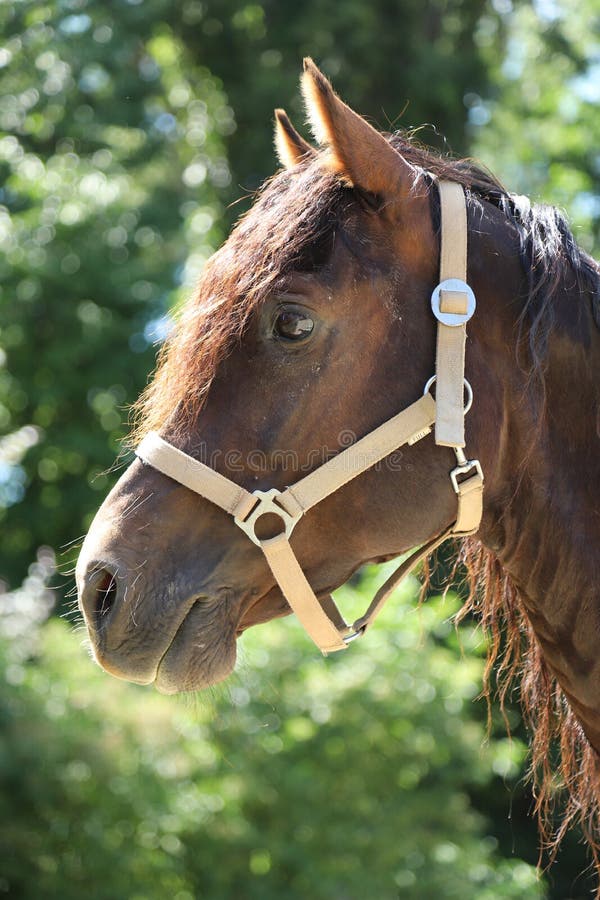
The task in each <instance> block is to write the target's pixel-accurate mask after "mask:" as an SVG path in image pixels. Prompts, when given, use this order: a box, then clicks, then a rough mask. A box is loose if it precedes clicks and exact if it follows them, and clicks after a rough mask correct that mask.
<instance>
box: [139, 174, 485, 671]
mask: <svg viewBox="0 0 600 900" xmlns="http://www.w3.org/2000/svg"><path fill="white" fill-rule="evenodd" d="M438 187H439V191H440V201H441V223H442V228H441V234H442V236H441V251H440V284H438V286H437V287H436V288H435V290H434V292H433V294H432V298H431V306H432V310H433V312H434V315H435V316H436V318H437V320H438V338H437V356H436V374H435V375H434V376H433V377H432V378H431V379H430V380H429V382H428V383H427V385H426V386H425V391H424V394H423V396H422V397H421V398H420V399H419V400H417V401H415V403H412V404H411V405H410V406H408V407H407V408H406V409H404V410H402V412H399V413H398V414H397V415H395V416H394V417H393V418H391V419H388V421H387V422H384V424H383V425H380V426H379V427H378V428H376V429H375V430H374V431H371V432H370V433H369V434H367V435H366V436H365V437H363V438H361V439H360V440H359V441H357V442H356V443H355V444H352V446H351V447H347V448H346V449H345V450H343V451H341V452H340V453H338V454H337V455H336V456H334V457H333V458H332V459H329V460H328V461H327V462H325V463H324V464H323V465H322V466H319V468H317V469H315V470H314V471H312V472H310V473H309V474H308V475H306V476H305V477H304V478H301V479H300V481H297V482H296V483H295V484H293V485H291V486H290V487H287V488H286V489H285V490H284V491H279V490H277V489H276V488H271V490H268V491H260V490H257V491H254V492H253V493H250V492H249V491H247V490H246V489H245V488H243V487H241V486H240V485H239V484H236V483H235V482H233V481H230V479H229V478H226V477H225V476H224V475H221V474H220V473H219V472H216V471H215V470H214V469H211V468H210V467H209V466H206V465H204V463H201V462H199V461H198V460H195V459H193V458H192V457H191V456H188V455H187V454H185V453H183V452H182V451H181V450H177V449H176V448H175V447H173V446H172V444H169V443H167V441H164V440H163V439H162V438H161V437H160V436H159V435H158V434H156V432H151V433H150V434H148V435H147V436H146V437H145V438H144V440H143V441H142V442H141V444H140V445H139V447H138V448H137V450H136V454H137V456H138V457H139V458H140V459H141V460H143V461H144V462H146V463H148V464H149V465H151V466H153V468H155V469H158V471H160V472H162V473H163V474H164V475H168V476H169V477H170V478H172V479H173V480H174V481H178V482H179V483H180V484H182V485H184V486H185V487H187V488H189V489H190V490H192V491H195V492H196V493H197V494H200V495H201V496H202V497H205V498H206V499H207V500H210V502H211V503H214V504H215V505H216V506H219V507H221V509H223V510H225V512H227V513H229V514H230V515H232V516H233V519H234V522H235V523H236V525H238V527H239V528H241V529H242V531H243V532H244V533H245V534H246V535H247V537H248V538H250V540H251V541H253V542H254V543H255V544H256V545H257V546H258V547H260V548H261V550H262V552H263V553H264V555H265V558H266V560H267V563H268V564H269V568H270V569H271V572H272V573H273V576H274V578H275V580H276V582H277V584H278V585H279V588H280V590H281V592H282V594H283V595H284V597H285V598H286V600H287V602H288V603H289V605H290V607H291V608H292V610H293V611H294V612H295V614H296V615H297V617H298V618H299V619H300V622H301V623H302V625H303V626H304V628H305V629H306V631H307V632H308V634H309V635H310V637H311V638H312V639H313V641H314V642H315V644H316V645H317V646H318V647H319V649H320V650H321V651H322V652H323V653H330V652H332V651H334V650H344V649H345V648H346V647H347V645H348V644H349V643H350V641H352V640H354V638H357V637H359V636H360V635H361V634H363V633H364V632H365V631H366V629H367V628H368V627H369V626H370V625H371V623H372V622H373V621H374V619H375V617H376V616H377V615H378V614H379V612H380V611H381V609H382V608H383V606H384V604H385V602H386V600H387V599H388V597H389V596H390V594H391V593H392V591H393V590H394V588H395V587H396V586H397V584H398V583H399V582H400V581H401V580H402V579H403V578H404V577H405V576H406V575H407V574H408V573H409V572H410V571H411V570H412V569H413V568H414V567H415V566H416V565H417V564H418V563H419V562H421V560H422V559H424V558H425V557H426V556H427V555H428V554H429V553H431V552H432V550H434V549H435V548H436V547H438V546H439V545H440V544H441V543H442V542H443V541H445V540H446V538H448V537H450V536H458V537H460V536H464V535H467V534H472V533H473V532H474V531H477V529H478V527H479V523H480V522H481V515H482V495H483V473H482V471H481V466H480V464H479V461H478V460H476V459H472V460H468V459H467V458H466V456H465V453H464V450H463V447H464V418H465V415H466V413H467V412H468V410H469V409H470V406H471V402H472V399H473V394H472V390H471V387H470V385H469V383H468V382H467V381H466V380H465V378H464V356H465V339H466V323H467V321H468V320H469V319H470V318H471V316H472V315H473V312H474V311H475V297H474V295H473V291H472V290H471V288H470V287H469V286H468V285H467V284H466V281H465V278H466V268H467V216H466V204H465V197H464V192H463V189H462V187H461V186H460V185H458V184H455V183H453V182H447V181H442V182H440V183H439V185H438ZM433 381H436V382H437V384H436V399H435V400H434V399H433V397H432V396H431V394H430V392H429V388H430V387H431V384H432V383H433ZM465 387H466V388H467V394H468V400H467V404H466V406H464V401H463V394H464V388H465ZM434 422H435V441H436V444H438V445H440V446H444V447H452V448H453V449H454V451H455V453H456V458H457V463H458V465H457V466H456V467H455V468H454V469H453V470H452V471H451V472H450V473H449V477H450V480H451V482H452V486H453V488H454V491H455V492H456V495H457V500H458V512H457V517H456V521H455V522H454V524H453V525H451V526H450V527H449V528H447V529H445V531H443V532H442V533H441V534H439V535H437V536H436V537H434V538H432V539H431V540H430V541H428V542H427V543H426V544H424V545H423V546H422V547H421V548H419V549H418V550H416V551H415V552H413V553H412V554H411V555H410V556H409V557H408V558H407V559H406V560H405V561H404V562H403V563H402V564H401V566H400V567H399V568H398V569H397V570H396V571H395V572H394V573H393V574H392V575H391V576H390V578H388V580H387V581H386V582H385V584H384V585H383V586H382V587H381V588H380V589H379V591H378V592H377V594H376V595H375V597H374V598H373V601H372V602H371V605H370V606H369V608H368V609H367V611H366V612H365V614H364V615H363V616H361V617H360V618H359V619H357V620H356V622H354V623H353V625H352V626H349V625H347V624H346V622H345V621H344V619H343V617H342V615H341V614H340V612H339V610H338V609H337V607H336V605H335V603H334V601H333V598H332V597H330V596H325V597H321V600H320V601H319V600H318V599H317V597H316V595H315V593H314V592H313V590H312V588H311V586H310V584H309V583H308V581H307V579H306V576H305V575H304V572H303V571H302V569H301V567H300V565H299V563H298V560H297V559H296V556H295V554H294V551H293V550H292V547H291V544H290V537H291V534H292V531H293V530H294V528H295V526H296V525H297V523H298V522H299V520H300V519H301V518H302V516H303V515H304V513H305V512H307V511H308V510H309V509H311V507H313V506H315V504H317V503H319V502H320V501H321V500H324V499H325V497H328V496H329V494H332V493H334V492H335V491H337V490H339V488H341V487H342V486H343V485H345V484H347V483H348V482H349V481H351V480H352V479H354V478H356V477H357V476H358V475H360V474H361V473H362V472H365V471H366V470H367V469H370V468H371V467H372V466H374V465H375V464H376V463H378V462H380V461H381V460H382V459H385V457H386V456H389V455H390V453H392V452H393V451H394V450H397V449H398V448H399V447H402V446H403V445H404V444H409V445H411V444H415V443H417V442H418V441H420V440H421V439H422V438H424V437H425V436H426V435H428V434H429V433H430V432H431V427H432V425H433V424H434ZM268 513H270V514H275V515H278V516H279V517H280V519H281V520H282V523H283V530H282V532H281V533H280V534H278V535H277V536H276V537H272V538H266V539H261V538H259V537H258V535H257V534H256V522H257V521H258V519H259V518H260V517H261V516H263V515H265V514H268Z"/></svg>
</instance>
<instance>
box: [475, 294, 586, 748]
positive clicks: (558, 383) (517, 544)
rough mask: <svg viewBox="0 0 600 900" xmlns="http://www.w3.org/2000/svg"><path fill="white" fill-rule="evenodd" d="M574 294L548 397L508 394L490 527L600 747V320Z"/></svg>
mask: <svg viewBox="0 0 600 900" xmlns="http://www.w3.org/2000/svg"><path fill="white" fill-rule="evenodd" d="M567 299H569V300H570V302H572V304H573V306H572V312H575V310H577V304H579V305H580V307H579V309H580V311H581V315H578V314H577V313H575V318H577V320H578V321H577V322H576V323H575V324H574V325H572V327H571V328H570V329H563V328H561V327H560V322H558V323H557V326H556V327H555V329H554V330H553V333H552V335H551V336H550V339H549V344H548V354H547V368H546V371H545V373H544V386H545V397H543V396H542V393H541V391H540V390H536V386H535V384H533V383H532V384H531V386H530V389H529V390H528V389H527V385H526V384H525V383H524V385H523V393H522V394H521V396H520V397H514V396H513V397H510V396H508V395H507V396H505V398H504V409H503V435H504V438H503V440H502V441H501V447H500V452H499V453H498V462H497V464H496V465H495V467H494V471H493V475H492V478H491V484H490V496H489V504H488V507H487V512H486V517H485V520H484V523H483V528H482V532H481V534H482V537H483V540H484V543H486V544H487V545H488V547H490V548H491V549H493V550H494V552H495V553H496V555H497V556H498V558H499V560H500V562H501V563H502V565H503V566H504V568H505V569H506V571H507V572H508V573H509V574H510V576H511V577H512V580H513V582H514V583H515V586H516V587H517V589H518V591H519V594H520V596H521V599H522V601H523V604H524V606H525V608H526V610H527V614H528V616H529V618H530V621H531V624H532V626H533V628H534V631H535V632H536V635H537V638H538V640H539V642H540V645H541V648H542V651H543V654H544V657H545V659H546V662H547V664H548V665H549V667H550V669H551V670H552V671H553V672H554V674H555V675H556V676H557V678H558V680H559V682H560V683H561V686H562V688H563V690H564V691H565V693H566V694H567V696H568V697H569V700H570V701H571V705H572V707H573V709H574V711H575V713H576V714H577V716H578V718H579V719H580V721H581V722H582V724H583V726H584V728H585V731H586V733H587V736H588V738H589V739H590V741H591V743H592V744H593V746H594V747H595V748H596V749H597V750H598V751H599V752H600V652H599V642H600V638H599V636H600V403H599V401H600V330H599V329H598V328H597V326H596V325H595V324H594V322H593V318H592V316H591V315H588V310H587V309H586V308H585V307H584V308H583V309H582V307H581V305H582V303H583V302H584V301H583V298H582V297H580V296H578V295H577V294H574V296H572V297H571V298H567ZM562 300H563V301H564V300H565V297H563V298H562ZM532 398H537V399H536V400H534V399H532ZM522 459H524V460H525V462H524V464H523V463H521V460H522Z"/></svg>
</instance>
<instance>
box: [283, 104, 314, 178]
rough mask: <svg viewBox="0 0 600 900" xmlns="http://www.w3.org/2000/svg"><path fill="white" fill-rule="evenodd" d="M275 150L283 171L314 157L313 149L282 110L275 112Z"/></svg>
mask: <svg viewBox="0 0 600 900" xmlns="http://www.w3.org/2000/svg"><path fill="white" fill-rule="evenodd" d="M275 150H276V151H277V157H278V159H279V162H280V163H281V165H282V166H283V167H284V168H285V169H291V168H293V167H294V166H295V165H297V164H298V163H299V162H302V160H303V159H307V158H308V157H310V156H314V155H315V151H314V149H313V148H312V147H311V146H310V144H309V143H308V142H307V141H305V140H304V138H303V137H302V135H300V134H298V132H297V131H296V129H295V128H294V126H293V125H292V123H291V122H290V120H289V118H288V115H287V113H286V111H285V110H284V109H276V110H275Z"/></svg>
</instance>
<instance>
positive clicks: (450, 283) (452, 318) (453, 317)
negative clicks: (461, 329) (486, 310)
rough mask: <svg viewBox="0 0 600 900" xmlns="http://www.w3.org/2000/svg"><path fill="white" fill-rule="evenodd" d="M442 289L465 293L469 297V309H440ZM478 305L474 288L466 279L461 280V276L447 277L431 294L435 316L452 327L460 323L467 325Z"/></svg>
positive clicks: (443, 323)
mask: <svg viewBox="0 0 600 900" xmlns="http://www.w3.org/2000/svg"><path fill="white" fill-rule="evenodd" d="M441 291H452V292H454V293H457V294H465V296H466V298H467V311H466V312H465V313H449V312H442V311H441V309H440V293H441ZM476 305H477V304H476V302H475V294H474V293H473V289H472V288H470V287H469V285H468V284H467V282H466V281H461V279H460V278H447V279H446V280H445V281H442V282H440V284H438V285H437V286H436V287H435V288H434V290H433V293H432V295H431V309H432V312H433V314H434V316H435V317H436V319H437V320H438V321H439V322H441V323H442V325H449V326H450V327H451V328H454V327H456V326H458V325H466V323H467V322H468V321H469V319H470V318H471V316H472V315H473V313H474V312H475V307H476Z"/></svg>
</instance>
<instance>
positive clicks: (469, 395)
mask: <svg viewBox="0 0 600 900" xmlns="http://www.w3.org/2000/svg"><path fill="white" fill-rule="evenodd" d="M436 379H437V375H432V376H431V378H430V379H429V381H428V382H427V384H426V385H425V388H424V389H423V395H425V394H427V393H429V388H430V387H431V385H432V384H433V383H434V381H436ZM463 383H464V386H465V390H466V392H467V402H466V403H465V405H464V407H463V415H464V416H466V414H467V413H468V412H469V410H470V409H471V407H472V406H473V388H472V387H471V385H470V384H469V382H468V381H467V379H466V378H463Z"/></svg>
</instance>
